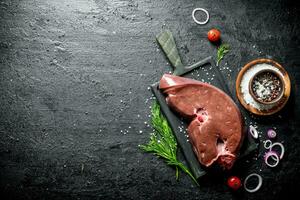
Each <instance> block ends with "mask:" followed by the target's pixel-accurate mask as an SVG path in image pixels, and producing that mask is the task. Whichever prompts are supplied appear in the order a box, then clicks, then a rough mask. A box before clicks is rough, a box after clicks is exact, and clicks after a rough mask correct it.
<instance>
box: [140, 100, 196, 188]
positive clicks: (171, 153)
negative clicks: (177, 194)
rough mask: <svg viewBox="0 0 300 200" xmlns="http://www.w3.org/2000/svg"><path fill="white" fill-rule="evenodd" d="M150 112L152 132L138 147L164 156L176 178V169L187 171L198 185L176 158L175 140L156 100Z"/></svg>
mask: <svg viewBox="0 0 300 200" xmlns="http://www.w3.org/2000/svg"><path fill="white" fill-rule="evenodd" d="M151 114H152V118H151V122H152V127H153V128H154V133H152V134H151V136H150V141H149V143H148V144H146V145H139V147H140V148H141V149H143V150H144V151H145V152H150V153H153V154H155V155H157V156H159V157H162V158H164V159H165V161H166V163H167V164H168V165H171V166H174V167H175V169H176V173H175V175H176V180H177V179H178V176H179V172H178V169H181V170H182V171H184V172H185V173H187V174H188V175H189V176H190V177H191V178H192V179H193V181H194V182H195V183H196V184H197V185H199V184H198V182H197V180H196V178H195V177H194V176H193V174H192V173H191V172H190V170H189V169H188V168H187V167H186V166H185V165H184V164H183V163H181V162H180V161H179V160H178V159H177V141H176V139H175V137H174V135H173V132H172V129H171V128H170V126H169V124H168V121H167V120H166V118H165V117H164V116H163V115H162V114H161V111H160V106H159V104H158V103H157V102H155V103H154V104H153V105H152V109H151Z"/></svg>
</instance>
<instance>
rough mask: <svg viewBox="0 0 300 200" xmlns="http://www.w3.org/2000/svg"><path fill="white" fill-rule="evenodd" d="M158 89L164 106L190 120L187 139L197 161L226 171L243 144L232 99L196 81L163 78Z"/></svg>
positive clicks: (238, 118)
mask: <svg viewBox="0 0 300 200" xmlns="http://www.w3.org/2000/svg"><path fill="white" fill-rule="evenodd" d="M159 88H160V89H161V90H162V91H163V92H164V93H165V94H166V95H167V97H166V101H167V104H168V105H169V106H170V107H171V108H172V109H173V110H174V111H176V112H178V113H179V114H180V115H181V116H183V117H185V118H186V119H188V120H190V121H191V122H190V124H189V126H188V134H189V138H190V139H189V140H190V142H191V144H192V146H193V150H194V152H195V154H196V155H197V158H198V160H199V162H200V163H201V164H203V165H205V166H207V167H208V166H211V165H212V164H213V163H215V162H218V163H219V164H220V165H221V166H222V167H224V168H226V169H230V168H231V167H232V166H233V164H234V162H235V160H236V157H237V154H238V151H239V149H240V146H241V144H242V142H243V135H244V134H243V121H242V117H241V113H240V111H239V109H238V107H237V106H236V105H235V103H234V102H233V100H232V99H231V98H230V97H229V96H228V95H227V94H225V93H224V92H223V91H222V90H220V89H218V88H216V87H214V86H212V85H210V84H207V83H203V82H200V81H196V80H192V79H188V78H182V77H178V76H173V75H167V74H166V75H164V76H163V77H162V79H161V80H160V85H159Z"/></svg>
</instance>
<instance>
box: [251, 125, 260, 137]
mask: <svg viewBox="0 0 300 200" xmlns="http://www.w3.org/2000/svg"><path fill="white" fill-rule="evenodd" d="M249 133H250V134H251V135H252V137H253V138H254V139H257V138H258V132H257V130H256V128H254V126H252V125H250V126H249Z"/></svg>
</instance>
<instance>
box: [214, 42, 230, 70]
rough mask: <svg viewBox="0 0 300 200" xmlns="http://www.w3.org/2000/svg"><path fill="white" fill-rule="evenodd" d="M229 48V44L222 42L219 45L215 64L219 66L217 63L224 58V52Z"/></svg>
mask: <svg viewBox="0 0 300 200" xmlns="http://www.w3.org/2000/svg"><path fill="white" fill-rule="evenodd" d="M229 49H230V47H229V44H222V45H221V46H219V48H218V53H217V66H219V63H220V61H221V60H222V59H223V58H224V56H225V54H226V53H228V52H229Z"/></svg>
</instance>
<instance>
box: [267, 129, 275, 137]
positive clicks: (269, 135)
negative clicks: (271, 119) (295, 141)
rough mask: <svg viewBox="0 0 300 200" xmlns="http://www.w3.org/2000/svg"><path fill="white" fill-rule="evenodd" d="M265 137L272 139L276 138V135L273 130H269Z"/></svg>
mask: <svg viewBox="0 0 300 200" xmlns="http://www.w3.org/2000/svg"><path fill="white" fill-rule="evenodd" d="M267 135H268V137H269V138H270V139H273V138H275V137H276V135H277V133H276V131H275V130H273V129H271V128H270V129H269V130H268V131H267Z"/></svg>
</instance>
